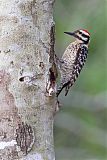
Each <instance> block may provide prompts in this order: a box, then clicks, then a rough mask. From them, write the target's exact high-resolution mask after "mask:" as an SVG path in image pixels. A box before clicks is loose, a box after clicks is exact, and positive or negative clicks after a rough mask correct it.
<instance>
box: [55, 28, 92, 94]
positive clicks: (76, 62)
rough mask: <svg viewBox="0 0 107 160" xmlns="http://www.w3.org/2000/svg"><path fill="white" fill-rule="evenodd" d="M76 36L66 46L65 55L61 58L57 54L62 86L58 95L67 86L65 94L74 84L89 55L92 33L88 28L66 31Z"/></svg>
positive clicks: (58, 90)
mask: <svg viewBox="0 0 107 160" xmlns="http://www.w3.org/2000/svg"><path fill="white" fill-rule="evenodd" d="M64 33H65V34H68V35H70V36H73V37H74V38H75V41H74V42H72V43H70V45H69V46H68V47H67V48H66V50H65V52H64V54H63V56H62V58H61V59H59V58H58V57H57V56H56V62H57V64H58V68H59V71H60V74H61V82H60V86H59V87H58V89H57V92H56V96H57V97H58V96H59V94H60V92H61V91H62V90H63V88H65V96H66V95H67V94H68V91H69V88H70V87H71V86H72V85H73V84H74V82H75V81H76V79H77V77H78V75H79V74H80V72H81V70H82V68H83V66H84V64H85V61H86V59H87V55H88V47H89V43H90V33H89V32H88V31H87V30H84V29H79V30H76V31H74V32H64Z"/></svg>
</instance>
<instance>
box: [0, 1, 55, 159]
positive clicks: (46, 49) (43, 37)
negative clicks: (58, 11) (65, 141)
mask: <svg viewBox="0 0 107 160" xmlns="http://www.w3.org/2000/svg"><path fill="white" fill-rule="evenodd" d="M53 3H54V2H53V0H0V159H1V160H15V159H17V160H54V159H55V155H54V145H53V112H54V109H55V103H56V102H55V96H54V95H53V96H51V97H49V95H48V94H46V85H47V78H48V77H49V76H50V77H49V80H50V81H51V82H50V84H48V88H49V87H51V85H53V86H54V85H55V71H54V70H53V67H54V68H55V65H54V63H53V62H54V23H53ZM52 80H53V81H52ZM53 86H52V87H53ZM53 88H54V87H53Z"/></svg>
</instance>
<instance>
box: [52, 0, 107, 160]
mask: <svg viewBox="0 0 107 160" xmlns="http://www.w3.org/2000/svg"><path fill="white" fill-rule="evenodd" d="M106 15H107V1H106V0H56V2H55V6H54V20H55V22H56V45H55V52H56V54H57V55H58V56H60V57H61V55H62V54H63V52H64V50H65V48H66V47H67V45H68V44H69V43H70V42H71V41H73V40H74V39H73V38H72V37H70V36H67V35H65V34H64V33H63V32H64V31H74V30H76V29H81V28H83V29H87V30H88V31H89V32H90V33H91V42H90V47H89V55H88V60H87V63H86V65H85V67H84V69H83V70H82V72H81V74H80V76H79V78H78V80H77V81H76V83H75V85H74V86H73V87H72V89H71V91H70V92H69V94H68V96H67V97H64V92H63V93H62V94H61V96H60V97H59V99H60V102H61V103H62V108H61V109H60V112H59V113H58V114H57V115H56V117H55V127H54V135H55V151H56V160H107V83H106V81H107V69H106V68H107V56H106V49H107V48H106V43H107V38H106V36H107V25H106V21H107V17H106Z"/></svg>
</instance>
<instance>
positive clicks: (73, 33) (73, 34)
mask: <svg viewBox="0 0 107 160" xmlns="http://www.w3.org/2000/svg"><path fill="white" fill-rule="evenodd" d="M64 33H65V34H68V35H70V36H73V37H75V38H76V34H75V32H64Z"/></svg>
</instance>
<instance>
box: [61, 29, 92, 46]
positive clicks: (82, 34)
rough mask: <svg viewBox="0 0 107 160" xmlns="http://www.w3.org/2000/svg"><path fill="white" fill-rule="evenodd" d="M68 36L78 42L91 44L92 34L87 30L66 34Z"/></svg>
mask: <svg viewBox="0 0 107 160" xmlns="http://www.w3.org/2000/svg"><path fill="white" fill-rule="evenodd" d="M64 33H66V34H68V35H71V36H74V37H75V38H76V40H77V41H78V42H80V43H84V44H87V45H88V44H89V42H90V33H89V32H88V31H87V30H84V29H80V30H76V31H74V32H64Z"/></svg>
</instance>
